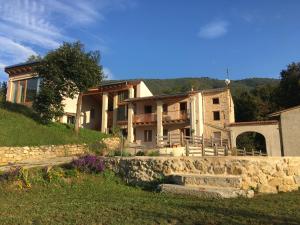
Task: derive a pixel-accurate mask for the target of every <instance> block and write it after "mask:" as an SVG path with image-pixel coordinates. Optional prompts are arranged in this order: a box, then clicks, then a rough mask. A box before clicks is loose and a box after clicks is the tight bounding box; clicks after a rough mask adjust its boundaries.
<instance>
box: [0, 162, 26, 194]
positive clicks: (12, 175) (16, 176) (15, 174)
mask: <svg viewBox="0 0 300 225" xmlns="http://www.w3.org/2000/svg"><path fill="white" fill-rule="evenodd" d="M0 180H6V181H20V185H19V187H20V188H21V189H22V188H23V187H26V188H30V187H31V184H30V182H29V179H28V170H27V169H24V168H22V167H20V166H18V167H15V168H12V169H10V170H9V171H7V172H5V173H3V174H2V175H1V178H0Z"/></svg>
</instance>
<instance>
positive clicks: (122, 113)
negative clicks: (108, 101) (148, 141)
mask: <svg viewBox="0 0 300 225" xmlns="http://www.w3.org/2000/svg"><path fill="white" fill-rule="evenodd" d="M117 120H118V121H124V120H127V107H126V105H121V106H119V108H118V111H117Z"/></svg>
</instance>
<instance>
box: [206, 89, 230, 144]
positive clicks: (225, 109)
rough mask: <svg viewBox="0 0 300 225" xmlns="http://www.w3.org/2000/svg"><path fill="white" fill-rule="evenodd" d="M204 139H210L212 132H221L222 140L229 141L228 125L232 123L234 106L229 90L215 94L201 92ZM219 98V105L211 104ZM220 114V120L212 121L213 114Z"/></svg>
mask: <svg viewBox="0 0 300 225" xmlns="http://www.w3.org/2000/svg"><path fill="white" fill-rule="evenodd" d="M202 95H203V117H204V137H205V138H211V137H213V136H214V132H221V135H222V138H224V139H229V138H230V136H229V131H228V129H227V128H226V127H227V125H228V124H230V123H233V122H234V121H235V119H234V104H233V101H232V97H231V94H230V91H229V89H228V90H224V91H216V92H203V94H202ZM213 98H219V104H213ZM214 111H219V112H220V120H214V118H213V112H214Z"/></svg>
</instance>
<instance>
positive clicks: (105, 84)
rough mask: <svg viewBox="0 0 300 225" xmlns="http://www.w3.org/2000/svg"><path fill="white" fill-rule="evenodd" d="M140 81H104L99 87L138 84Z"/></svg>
mask: <svg viewBox="0 0 300 225" xmlns="http://www.w3.org/2000/svg"><path fill="white" fill-rule="evenodd" d="M139 82H141V80H104V81H102V82H101V84H100V86H101V87H103V86H110V85H116V84H124V83H129V84H131V83H139Z"/></svg>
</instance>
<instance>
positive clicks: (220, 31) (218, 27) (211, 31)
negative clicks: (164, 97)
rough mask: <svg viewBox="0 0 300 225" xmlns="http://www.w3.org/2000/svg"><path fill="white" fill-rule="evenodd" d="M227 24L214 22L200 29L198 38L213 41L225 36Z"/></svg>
mask: <svg viewBox="0 0 300 225" xmlns="http://www.w3.org/2000/svg"><path fill="white" fill-rule="evenodd" d="M228 25H229V24H228V22H226V21H214V22H211V23H208V24H206V25H204V26H203V27H201V29H200V31H199V33H198V36H199V37H200V38H207V39H214V38H218V37H221V36H223V35H225V34H226V33H227V31H228Z"/></svg>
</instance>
